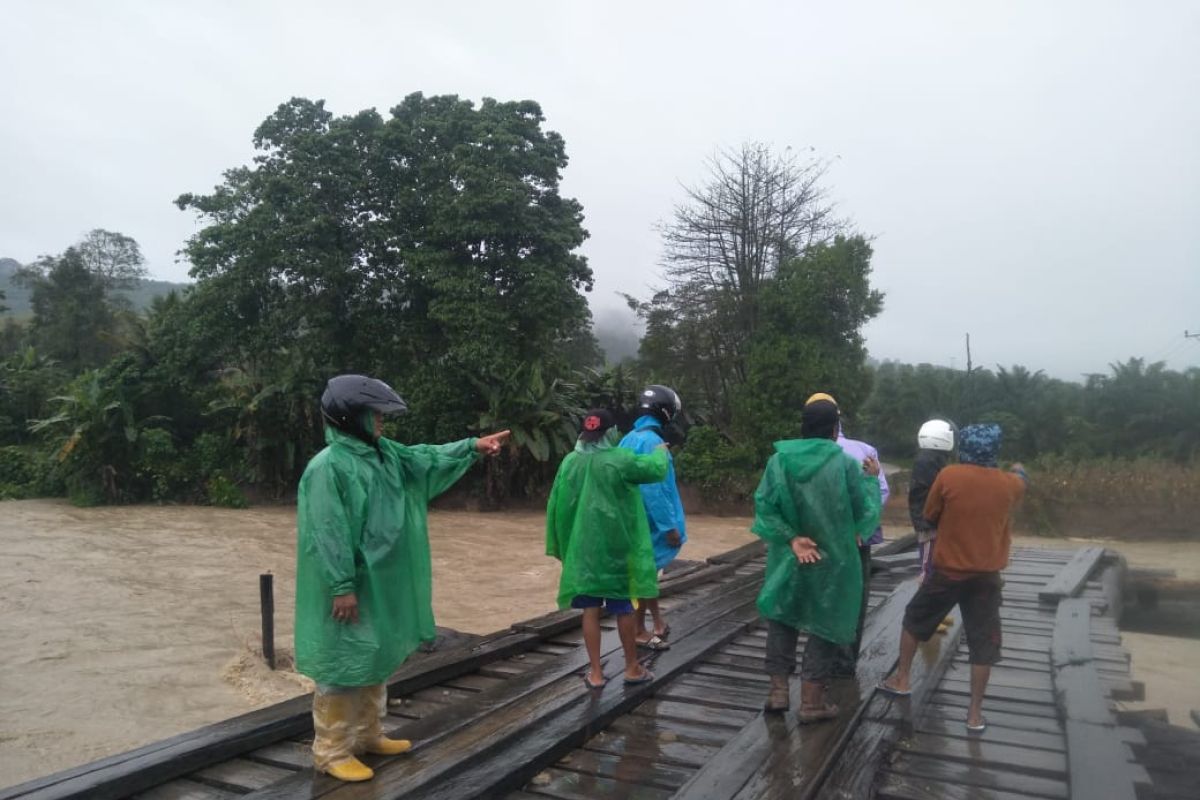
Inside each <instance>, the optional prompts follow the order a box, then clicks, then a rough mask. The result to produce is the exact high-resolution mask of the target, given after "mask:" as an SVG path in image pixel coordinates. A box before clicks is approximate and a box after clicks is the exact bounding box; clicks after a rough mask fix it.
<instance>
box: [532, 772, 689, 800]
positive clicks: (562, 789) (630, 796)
mask: <svg viewBox="0 0 1200 800" xmlns="http://www.w3.org/2000/svg"><path fill="white" fill-rule="evenodd" d="M526 791H528V792H530V793H531V794H533V795H534V796H535V797H536V796H540V797H541V798H543V800H544V798H546V797H557V798H561V800H667V798H669V797H670V796H671V790H670V789H661V788H658V787H655V786H639V785H638V784H636V783H627V782H625V781H615V780H612V779H611V778H601V777H597V776H595V775H584V774H582V773H578V772H570V771H567V770H561V769H555V768H553V767H551V768H550V769H546V770H543V771H542V772H540V773H538V776H537V783H535V784H531V785H530V786H528V787H527V788H526Z"/></svg>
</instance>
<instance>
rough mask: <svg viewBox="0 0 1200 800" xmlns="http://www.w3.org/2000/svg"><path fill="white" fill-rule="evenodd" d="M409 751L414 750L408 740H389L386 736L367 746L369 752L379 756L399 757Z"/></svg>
mask: <svg viewBox="0 0 1200 800" xmlns="http://www.w3.org/2000/svg"><path fill="white" fill-rule="evenodd" d="M409 750H412V742H410V741H409V740H408V739H389V738H388V737H386V736H380V737H379V738H378V739H376V740H375V741H373V742H369V743H368V744H367V752H368V753H374V754H375V755H377V756H398V755H400V754H401V753H407V752H408V751H409Z"/></svg>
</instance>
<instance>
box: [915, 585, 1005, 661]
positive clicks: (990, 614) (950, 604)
mask: <svg viewBox="0 0 1200 800" xmlns="http://www.w3.org/2000/svg"><path fill="white" fill-rule="evenodd" d="M1003 585H1004V582H1003V580H1001V578H1000V573H999V572H981V573H979V574H977V575H973V576H971V577H970V578H963V579H962V580H953V579H951V578H947V577H946V576H945V575H944V574H943V573H941V572H939V571H938V570H937V569H934V571H933V574H932V575H930V576H929V577H928V578H926V579H925V581H924V582H923V583H922V584H921V587H920V588H919V589H917V593H916V594H915V595H913V599H912V600H910V601H909V603H908V608H906V609H904V629H905V630H906V631H908V632H909V633H911V634H912V635H913V636H915V637H916V638H917V640H918V641H922V642H924V641H927V640H928V639H929V637H931V636H933V633H934V631H936V630H937V627H938V623H940V622H941V621H942V620H943V619H945V618H946V615H947V614H949V613H950V610H951V609H952V608H954V606H956V605H957V606H958V607H959V608H961V609H962V618H963V631H964V632H965V633H966V635H967V648H968V649H969V650H970V653H971V656H970V661H971V663H972V664H982V665H986V664H995V663H996V662H997V661H999V660H1000V604H1001V602H1002V599H1001V595H1000V589H1001V587H1002V586H1003Z"/></svg>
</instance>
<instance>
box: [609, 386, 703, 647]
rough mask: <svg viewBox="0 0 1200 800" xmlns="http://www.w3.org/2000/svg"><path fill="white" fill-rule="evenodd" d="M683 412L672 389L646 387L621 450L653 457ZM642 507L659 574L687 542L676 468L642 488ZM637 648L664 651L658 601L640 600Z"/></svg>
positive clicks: (663, 626)
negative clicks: (670, 425)
mask: <svg viewBox="0 0 1200 800" xmlns="http://www.w3.org/2000/svg"><path fill="white" fill-rule="evenodd" d="M682 410H683V403H682V402H681V401H680V399H679V395H678V394H677V393H676V392H675V390H674V389H672V388H670V387H668V386H659V385H657V384H655V385H652V386H647V387H646V388H645V389H643V390H642V393H641V396H640V397H639V399H638V412H639V414H640V416H638V418H637V421H636V422H634V424H633V430H632V431H630V432H629V433H628V434H626V436H625V438H624V439H622V440H621V447H624V448H626V449H628V450H632V451H633V452H635V453H638V454H643V455H644V454H648V453H653V452H654V451H655V448H658V447H661V446H662V445H663V444H665V438H664V436H663V426H664V425H666V424H668V423H670V422H671V420H673V419H675V417H676V416H678V414H679V412H680V411H682ZM641 490H642V503H643V504H644V505H645V507H646V517H647V518H648V519H649V521H650V537H651V541H652V543H653V545H654V566H655V568H657V569H658V570H659V573H660V574H661V571H662V570H663V569H665V568H666V566H667V565H668V564H670V563H671V562H672V561H674V560H675V557H676V556H678V555H679V549H680V548H681V547H683V543H684V542H686V541H687V527H686V523H685V522H684V518H683V503H682V501H680V499H679V487H678V486H676V485H675V464H674V462H673V461H672V462H671V463H670V465H669V466H668V467H667V477H666V478H665V479H663V480H662V481H659V482H658V483H644V484H642V485H641ZM647 611H649V612H650V618H651V620H652V622H653V627H652V628H650V627H647V626H646V612H647ZM637 614H638V617H637V618H638V633H637V641H638V646H639V647H645V648H648V649H651V650H666V649H667V648H668V647H669V646H670V645H668V644H667V637H668V636H669V635H670V633H671V626H670V625H668V624H667V623H666V621H665V620H664V619H663V616H662V611H661V610H660V609H659V606H658V598H644V599H640V600H639V602H638V608H637Z"/></svg>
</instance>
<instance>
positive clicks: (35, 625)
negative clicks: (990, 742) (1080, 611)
mask: <svg viewBox="0 0 1200 800" xmlns="http://www.w3.org/2000/svg"><path fill="white" fill-rule="evenodd" d="M543 524H544V521H543V517H542V515H541V514H538V513H532V512H508V513H503V514H479V513H470V512H450V511H446V512H434V513H432V514H431V516H430V538H431V543H432V549H433V570H434V609H435V612H436V615H437V621H438V624H439V625H444V626H446V627H450V628H456V629H458V630H462V631H467V632H471V633H489V632H491V631H494V630H498V629H501V628H504V627H506V626H507V625H508V624H509V623H511V622H514V621H516V620H520V619H525V618H528V617H532V616H535V615H537V614H541V613H544V612H546V611H550V610H552V609H553V608H554V594H555V587H556V584H557V580H558V564H557V562H555V561H553V560H551V559H549V558H547V557H546V556H544V555H543V554H542V553H543V544H544V540H543ZM748 524H749V520H747V519H744V518H729V517H725V518H721V517H702V516H693V517H689V520H688V535H689V542H688V545H687V547H686V548H685V549H684V551H683V556H682V557H684V558H689V559H703V558H706V557H708V556H710V555H713V554H716V553H720V552H723V551H725V550H728V549H730V548H733V547H736V546H738V545H740V544H743V543H745V542H747V541H750V540H751V536H750V534H749V532H748V530H747V527H748ZM1052 544H1056V545H1058V546H1070V547H1077V546H1079V543H1078V542H1071V541H1067V542H1056V543H1052ZM1114 546H1116V547H1119V548H1120V549H1122V551H1123V552H1125V553H1126V555H1127V556H1128V557H1129V559H1130V561H1131V562H1132V563H1135V564H1144V565H1146V566H1165V567H1170V568H1174V569H1176V570H1178V571H1179V572H1180V577H1200V545H1195V544H1192V545H1183V544H1180V543H1178V542H1175V543H1171V544H1169V545H1167V544H1164V545H1162V546H1159V545H1156V544H1155V543H1145V544H1143V543H1137V544H1134V543H1120V544H1116V545H1114ZM294 558H295V514H294V511H293V510H292V509H291V508H257V509H250V510H244V511H236V510H225V509H210V508H198V507H179V506H169V507H157V506H136V507H124V508H101V509H79V508H74V507H72V506H70V505H68V504H67V503H65V502H60V501H53V500H24V501H9V502H2V503H0V608H2V609H3V611H2V612H0V613H2V614H3V624H0V787H2V786H7V785H9V784H13V783H17V782H20V781H23V780H26V779H29V778H32V777H36V776H38V775H43V774H46V773H48V772H52V771H55V770H59V769H63V768H66V767H70V766H74V765H76V764H80V763H84V762H87V761H91V760H94V759H97V758H100V757H102V756H105V755H109V754H111V753H115V752H120V751H122V750H126V749H129V748H131V747H136V746H138V745H142V744H145V743H147V742H151V741H154V740H156V739H160V738H163V737H165V736H169V735H172V734H176V733H180V732H183V731H186V730H189V729H192V728H195V727H197V726H200V725H204V724H206V723H210V722H215V721H217V720H221V719H225V718H227V717H231V716H235V715H237V714H242V713H245V712H246V711H249V710H251V709H253V708H256V707H259V706H262V705H265V704H268V703H272V702H276V701H278V700H282V699H285V698H287V697H290V696H293V695H295V694H299V693H302V692H304V691H306V689H307V686H306V683H305V680H304V679H303V678H301V677H299V676H297V675H295V674H294V673H291V672H287V671H280V672H275V673H272V672H269V671H267V670H266V669H265V668H264V667H263V666H262V664H261V661H260V660H259V659H258V658H257V657H256V655H255V653H254V651H255V650H256V649H257V648H258V641H257V639H258V630H259V607H258V576H259V574H260V573H263V572H271V573H273V574H274V575H275V592H276V597H275V604H276V641H277V647H278V649H279V653H280V657H281V658H282V659H284V660H286V659H287V658H288V657H289V656H290V650H291V635H292V603H293V588H294V570H295V564H294ZM1126 644H1127V645H1128V646H1130V647H1131V649H1132V650H1133V653H1134V677H1135V678H1137V679H1140V680H1145V681H1146V682H1147V691H1148V695H1149V696H1148V701H1149V702H1148V703H1147V705H1151V706H1158V707H1162V706H1171V707H1172V717H1173V721H1175V722H1177V723H1179V724H1183V723H1184V721H1185V719H1186V713H1187V709H1190V708H1200V688H1198V686H1200V684H1198V682H1197V681H1196V680H1195V673H1194V670H1193V669H1191V668H1189V666H1188V665H1189V664H1191V665H1194V664H1196V663H1200V643H1198V642H1196V641H1195V640H1184V639H1172V638H1167V637H1155V636H1143V635H1137V636H1134V635H1128V636H1127V638H1126Z"/></svg>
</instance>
